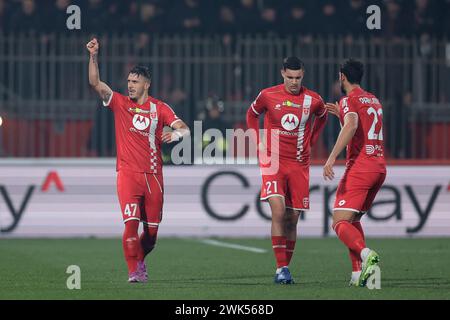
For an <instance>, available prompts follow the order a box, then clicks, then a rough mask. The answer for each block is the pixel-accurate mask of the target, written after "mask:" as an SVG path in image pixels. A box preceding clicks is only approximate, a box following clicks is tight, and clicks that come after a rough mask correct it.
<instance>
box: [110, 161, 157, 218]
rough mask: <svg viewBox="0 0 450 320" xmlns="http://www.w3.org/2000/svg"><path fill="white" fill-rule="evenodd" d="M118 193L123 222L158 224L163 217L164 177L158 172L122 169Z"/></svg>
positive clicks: (119, 174) (118, 175) (118, 178)
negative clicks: (133, 221)
mask: <svg viewBox="0 0 450 320" xmlns="http://www.w3.org/2000/svg"><path fill="white" fill-rule="evenodd" d="M117 194H118V196H119V202H120V209H121V210H122V217H123V222H127V221H129V220H138V221H142V222H144V223H146V224H148V225H154V226H157V225H159V223H160V222H161V219H162V207H163V201H164V200H163V197H164V185H163V177H162V175H158V174H151V173H143V172H132V171H125V170H120V171H119V172H118V173H117Z"/></svg>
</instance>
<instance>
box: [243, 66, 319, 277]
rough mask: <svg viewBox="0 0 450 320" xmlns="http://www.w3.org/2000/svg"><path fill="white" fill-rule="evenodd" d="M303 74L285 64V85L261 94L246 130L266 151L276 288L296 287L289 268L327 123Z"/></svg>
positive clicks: (265, 197)
mask: <svg viewBox="0 0 450 320" xmlns="http://www.w3.org/2000/svg"><path fill="white" fill-rule="evenodd" d="M304 73H305V67H304V65H303V62H302V61H301V60H300V59H298V58H297V57H289V58H286V59H284V61H283V68H282V70H281V75H282V77H283V80H284V82H283V84H280V85H277V86H274V87H270V88H267V89H264V90H262V91H261V92H260V94H259V95H258V97H257V98H256V100H255V101H254V102H253V103H252V105H251V107H250V108H249V109H248V111H247V126H248V127H249V128H251V129H253V130H254V131H255V132H256V136H257V137H258V138H257V145H258V148H259V150H260V151H261V153H260V158H259V160H260V168H261V173H262V182H263V183H262V188H261V197H260V199H261V200H262V201H268V202H269V204H270V208H271V211H272V230H271V235H272V248H273V251H274V254H275V258H276V263H277V270H276V272H275V278H274V282H275V283H279V284H291V283H294V281H293V279H292V276H291V274H290V271H289V268H288V266H289V263H290V261H291V258H292V255H293V253H294V248H295V243H296V240H297V222H298V219H299V215H300V213H301V212H303V211H305V210H308V209H309V157H310V148H311V145H313V144H314V143H315V142H316V141H317V139H318V137H319V134H320V132H321V131H322V129H323V128H324V125H325V123H326V119H327V110H326V109H325V106H324V103H323V100H322V98H321V97H320V96H319V95H318V94H317V93H315V92H314V91H311V90H309V89H307V88H305V87H304V86H302V80H303V77H304ZM263 113H265V116H264V129H265V133H266V134H265V136H264V140H265V142H264V141H261V142H260V141H259V123H258V117H259V116H260V115H261V114H263ZM313 115H314V116H315V120H314V126H313V128H312V130H311V126H312V120H311V119H313ZM274 142H275V143H274ZM266 151H267V157H265V155H264V154H265V152H266ZM263 155H264V156H263ZM263 157H264V158H265V159H264V158H263Z"/></svg>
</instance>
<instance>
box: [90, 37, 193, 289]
mask: <svg viewBox="0 0 450 320" xmlns="http://www.w3.org/2000/svg"><path fill="white" fill-rule="evenodd" d="M87 49H88V51H89V53H90V60H89V84H90V85H91V86H92V88H93V89H94V90H95V91H96V92H97V93H98V95H99V96H100V98H101V99H102V100H103V104H104V105H105V106H106V107H108V108H109V109H110V110H111V111H112V112H113V113H114V123H115V131H116V143H117V166H116V170H117V194H118V198H119V202H120V207H121V211H122V217H123V221H124V223H125V230H124V233H123V240H122V244H123V251H124V255H125V260H126V262H127V265H128V276H129V278H128V281H129V282H146V281H147V279H148V276H147V270H146V266H145V262H144V260H145V257H146V256H147V254H149V253H150V252H151V251H152V250H153V248H154V247H155V243H156V237H157V233H158V226H159V224H160V222H161V219H162V207H163V195H164V184H163V172H162V156H161V143H162V142H164V143H170V142H173V141H178V140H179V139H181V138H183V137H185V136H188V135H189V128H188V127H187V126H186V124H185V123H184V122H183V121H182V120H180V119H179V118H178V117H177V116H176V114H175V113H174V112H173V110H172V109H171V108H170V107H169V106H168V105H167V104H166V103H164V102H162V101H159V100H157V99H155V98H153V97H151V96H149V94H148V89H149V88H150V83H151V79H150V72H149V70H148V68H146V67H143V66H137V67H135V68H133V69H132V70H131V71H130V73H129V75H128V96H124V95H121V94H120V93H118V92H113V91H112V90H111V89H110V87H109V86H108V85H107V84H105V83H104V82H102V81H100V76H99V70H98V61H97V59H98V50H99V43H98V41H97V39H95V38H94V39H92V40H91V41H89V43H88V44H87ZM165 126H168V127H171V128H172V129H173V131H172V132H165V133H163V128H164V127H165ZM140 222H142V223H143V231H142V233H141V235H140V236H139V235H138V229H139V223H140Z"/></svg>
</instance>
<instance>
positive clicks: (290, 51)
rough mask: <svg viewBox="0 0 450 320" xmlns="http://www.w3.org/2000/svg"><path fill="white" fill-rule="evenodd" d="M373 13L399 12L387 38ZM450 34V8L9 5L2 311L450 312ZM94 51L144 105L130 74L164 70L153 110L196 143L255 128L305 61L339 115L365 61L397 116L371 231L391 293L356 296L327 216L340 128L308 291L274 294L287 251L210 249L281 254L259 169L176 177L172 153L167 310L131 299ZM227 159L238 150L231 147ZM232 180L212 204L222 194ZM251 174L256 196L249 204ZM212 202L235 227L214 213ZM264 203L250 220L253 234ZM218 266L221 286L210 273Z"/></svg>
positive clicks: (325, 150)
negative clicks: (289, 308) (430, 307)
mask: <svg viewBox="0 0 450 320" xmlns="http://www.w3.org/2000/svg"><path fill="white" fill-rule="evenodd" d="M70 5H77V6H78V7H79V8H80V12H81V28H80V29H79V30H78V29H75V30H69V29H68V28H67V25H66V22H67V19H68V17H69V16H70V14H68V13H67V12H66V9H67V7H69V6H70ZM370 5H377V6H379V8H381V29H380V30H369V29H368V28H367V25H366V22H367V19H368V17H369V16H370V14H368V13H367V12H366V9H367V8H368V6H370ZM449 17H450V1H449V0H414V1H411V0H378V1H377V0H374V1H364V0H339V1H337V0H336V1H330V0H318V1H314V0H278V1H272V0H217V1H209V0H164V1H163V0H147V1H144V0H142V1H121V0H108V1H107V0H85V1H70V0H39V1H38V0H0V117H1V121H0V122H1V124H0V191H1V192H0V194H1V197H0V256H1V257H4V256H6V255H7V256H8V257H9V258H8V259H0V275H1V276H0V299H5V298H6V299H11V298H12V299H16V298H19V299H21V298H22V299H36V298H37V299H47V298H63V299H73V298H75V299H83V298H85V299H96V298H100V299H101V298H112V299H118V298H122V297H125V298H133V297H136V298H143V299H152V298H162V299H227V298H228V299H230V298H231V299H246V298H249V299H271V298H274V299H277V298H278V299H279V298H290V299H297V298H298V299H300V298H306V299H311V298H312V299H314V298H318V299H328V298H338V299H372V298H375V299H425V298H438V299H442V298H448V292H449V290H450V282H449V279H450V274H449V272H448V270H445V268H442V266H445V265H447V264H448V263H449V262H450V256H449V253H448V250H446V248H447V247H448V244H449V238H448V237H450V218H449V217H448V212H449V208H450V192H449V191H450V90H449V83H450V20H449ZM92 37H97V38H98V39H99V42H100V53H99V64H100V72H101V78H102V80H103V81H105V82H106V83H108V84H109V85H110V86H111V87H112V88H113V89H114V90H117V91H120V92H122V93H126V81H125V80H126V76H127V74H128V71H129V69H130V68H131V67H132V66H133V65H135V64H137V63H142V64H146V65H148V66H150V69H151V72H152V86H151V89H150V94H151V95H152V96H154V97H156V98H159V99H161V100H163V101H166V102H168V103H169V104H170V105H171V106H172V107H173V109H174V110H175V112H176V113H177V114H178V115H179V116H180V117H181V118H183V119H184V120H185V121H186V123H187V124H188V125H189V126H190V127H191V128H193V127H194V121H203V128H204V129H207V128H217V129H219V130H220V131H222V132H224V131H225V130H226V129H237V128H245V113H246V110H247V108H248V107H249V105H250V103H251V102H252V100H253V99H254V98H255V97H256V95H257V94H258V92H259V91H260V90H261V89H262V88H265V87H268V86H272V85H275V84H278V83H280V82H281V77H280V74H279V71H280V68H281V61H282V59H283V58H284V57H286V56H289V55H297V56H299V57H300V58H301V59H302V60H303V61H304V62H305V65H306V76H305V85H306V86H307V87H309V88H311V89H312V90H314V91H317V92H319V93H320V94H321V95H322V97H323V98H324V100H325V101H329V102H334V101H337V100H339V99H340V97H341V92H340V88H339V84H338V83H337V77H338V70H339V63H341V62H342V61H343V60H345V59H346V58H348V57H355V58H358V59H361V60H362V61H363V63H364V64H365V68H366V74H365V77H364V81H363V87H364V88H366V89H367V90H368V91H371V92H373V93H374V94H375V95H376V96H377V97H379V98H380V100H381V102H382V104H383V109H384V110H383V111H384V128H383V130H384V136H385V137H386V139H385V154H386V157H387V159H388V170H389V172H390V173H391V176H390V179H391V180H389V181H388V182H387V188H386V190H385V192H386V193H385V195H384V197H381V198H380V199H379V201H378V209H377V210H378V211H376V212H372V213H371V214H370V215H369V216H368V217H366V218H364V219H365V220H364V219H363V224H364V223H365V222H367V225H368V231H369V232H368V237H369V241H372V242H371V243H373V245H374V246H376V247H379V248H380V251H381V256H382V258H383V257H384V260H382V262H383V263H384V265H383V267H384V269H383V272H385V273H383V287H382V288H383V289H384V290H379V292H369V291H368V290H366V289H361V290H359V291H355V292H356V293H355V292H349V291H348V290H345V289H347V288H346V287H345V285H346V280H347V276H348V273H349V270H348V269H349V266H348V264H349V262H348V261H347V256H346V252H345V250H344V247H343V246H342V245H341V244H340V243H339V242H338V240H337V239H335V238H334V236H333V233H332V232H330V225H329V216H327V209H326V205H327V204H326V201H324V200H323V199H328V200H329V199H331V198H332V197H333V189H332V187H331V186H329V187H328V186H325V185H324V183H323V181H322V180H320V179H319V178H320V177H319V173H320V170H321V166H322V165H323V164H324V162H325V160H326V158H327V156H328V154H329V152H330V150H331V148H332V147H333V145H334V142H335V139H336V136H337V134H338V132H339V128H340V127H339V123H338V121H337V120H336V119H334V118H333V117H330V119H329V121H328V123H327V126H326V128H325V131H324V133H323V134H322V136H321V138H320V140H319V143H318V145H317V146H316V147H315V148H314V149H313V151H312V154H313V164H314V168H313V176H314V177H313V183H312V186H313V187H314V188H316V187H317V188H316V189H314V190H315V191H314V192H315V197H316V198H312V200H311V206H312V207H315V208H316V209H315V210H316V211H314V212H313V213H312V214H311V215H309V216H306V217H303V219H305V220H304V221H300V223H299V239H300V240H299V246H298V249H297V250H298V251H297V252H296V256H295V261H294V263H295V266H297V270H296V267H294V268H293V270H294V273H299V274H300V275H301V276H299V280H300V281H299V282H300V284H299V286H297V287H296V288H293V289H292V290H291V288H290V289H289V292H288V291H284V290H283V289H280V288H276V289H275V288H273V286H272V285H271V274H272V271H273V270H272V269H273V265H272V264H273V257H272V253H271V252H270V250H267V252H266V253H264V254H262V255H260V256H258V255H257V254H254V253H247V252H243V251H239V250H235V251H234V250H233V249H231V248H223V247H222V248H219V247H213V246H210V244H211V243H212V242H211V241H210V240H211V237H214V239H212V240H213V241H219V242H224V243H226V244H236V245H238V246H240V245H243V246H250V247H256V248H262V249H270V247H269V240H267V239H268V236H269V231H270V224H269V223H268V220H267V218H268V217H267V212H268V211H267V208H266V209H264V207H262V208H261V207H258V205H256V204H255V200H256V194H257V189H258V187H259V185H258V183H259V180H258V179H259V176H258V171H257V170H256V166H253V167H251V166H250V169H248V168H245V167H237V168H233V167H231V169H230V168H229V167H221V166H215V167H210V166H208V167H206V166H205V167H201V166H197V165H194V166H192V165H187V166H174V165H172V159H171V158H170V153H171V148H172V147H173V146H171V147H165V148H164V150H163V151H164V159H165V162H166V165H167V166H166V167H165V168H166V169H165V172H166V173H167V175H166V180H167V190H166V191H167V193H166V194H167V197H166V202H165V206H166V210H165V213H164V214H165V220H164V221H163V223H162V225H161V231H162V235H163V237H162V238H161V239H160V240H159V241H160V244H159V247H158V250H156V251H155V253H154V255H155V256H154V262H152V264H151V268H152V270H154V271H153V273H152V274H151V278H152V277H153V279H154V282H153V283H152V285H153V286H154V287H156V288H157V289H160V291H163V292H165V293H164V295H162V296H161V295H158V294H156V293H155V292H151V291H150V289H149V290H142V291H139V292H135V291H131V290H129V288H127V287H126V283H125V280H124V279H122V278H121V275H122V274H123V272H124V270H125V264H124V262H123V261H122V256H121V251H120V250H121V247H120V243H119V242H120V241H119V240H118V239H119V237H120V236H121V234H120V232H121V228H122V225H121V221H120V212H119V211H117V208H116V206H117V203H116V202H117V199H116V193H115V171H114V156H115V141H114V126H113V118H112V114H111V113H110V112H109V111H108V110H106V109H105V108H102V107H101V103H100V100H99V99H98V98H97V96H96V95H95V94H94V92H93V91H92V90H91V89H90V87H89V84H88V68H87V65H88V53H87V51H86V48H85V45H86V43H87V42H88V41H89V40H90V39H91V38H92ZM214 110H217V111H218V112H214ZM207 142H208V140H207V139H206V137H203V139H202V138H201V139H200V142H199V143H200V144H201V147H204V146H205V144H207ZM193 143H195V142H193ZM221 145H222V146H223V148H224V149H223V150H224V151H226V150H228V149H229V148H230V141H226V142H224V143H222V144H221ZM197 147H198V146H197ZM341 158H342V159H343V155H342V156H341ZM341 164H342V162H341ZM340 170H342V167H341V169H340ZM229 171H233V172H235V173H234V175H233V174H232V175H231V176H228V177H226V178H223V177H222V178H223V179H222V178H221V179H222V180H220V183H218V185H216V186H215V187H211V190H209V189H205V187H204V186H205V181H206V179H207V178H210V177H211V176H213V175H214V174H216V173H221V172H225V173H227V172H228V173H229ZM339 172H341V171H339ZM339 172H338V173H339ZM239 175H240V176H241V177H244V179H246V181H247V182H248V184H249V185H250V187H249V189H242V190H241V187H242V185H245V182H242V181H243V180H237V179H240V178H236V177H238V176H239ZM338 175H339V174H338ZM388 177H389V175H388ZM241 182H242V183H241ZM205 190H206V191H205ZM208 192H210V194H209V196H208V197H209V198H208V201H210V202H211V203H210V205H211V207H212V209H213V211H214V212H218V211H220V212H221V214H220V217H222V219H221V218H220V217H219V218H217V217H214V212H213V213H212V214H211V212H210V211H211V210H209V211H208V209H207V206H205V203H204V202H205V194H206V195H208ZM236 197H238V199H239V200H238V201H237V200H236ZM314 199H315V200H314ZM328 200H327V201H328ZM178 201H179V202H178ZM314 201H315V202H314ZM330 201H331V200H330ZM383 201H385V202H386V203H385V205H386V207H383V203H382V202H383ZM324 202H325V203H324ZM247 204H248V211H246V213H245V217H236V215H235V212H236V211H239V208H241V207H242V206H244V205H247ZM230 208H231V209H230ZM227 209H228V210H231V211H227ZM183 210H186V215H184V216H183V215H182V213H183V212H182V211H183ZM221 210H222V211H221ZM107 217H110V218H108V219H106V218H107ZM233 217H234V219H232V218H233ZM171 219H172V220H171ZM302 226H304V227H302ZM164 228H165V229H164ZM215 237H220V238H219V240H217V239H216V238H215ZM305 237H307V238H308V239H306V240H305V239H303V238H305ZM60 238H64V239H62V240H60ZM87 238H89V239H87ZM97 238H101V239H97ZM204 238H206V240H205V239H204ZM205 241H206V242H205ZM208 241H209V242H208ZM227 250H228V251H227ZM54 252H57V253H58V257H56V258H55V257H54ZM99 252H100V253H99ZM197 252H198V253H197ZM330 252H331V253H330ZM152 254H153V253H152ZM196 254H198V256H196ZM252 254H254V255H255V256H252ZM173 256H177V257H179V259H182V260H183V265H179V264H174V263H173ZM23 257H25V258H26V259H27V261H30V262H29V263H30V264H31V265H32V266H33V268H31V269H27V268H25V265H24V262H23ZM99 257H100V260H101V262H99ZM152 261H153V260H152ZM236 261H239V263H238V266H236ZM323 261H327V263H323ZM328 261H331V262H330V263H328ZM334 261H335V262H336V265H334V264H333V262H334ZM206 263H207V264H209V265H210V268H208V270H206V271H205V272H204V277H206V279H208V281H207V282H208V283H206V284H205V283H204V281H202V279H199V278H198V277H197V276H196V274H197V270H198V269H200V268H202V266H203V265H204V264H206ZM71 264H76V265H80V266H81V267H82V269H83V270H84V271H83V272H84V273H83V274H84V278H83V286H84V287H83V288H84V289H82V290H80V291H79V293H76V292H75V291H76V290H75V291H70V290H67V288H66V286H65V284H66V277H67V275H66V274H65V270H66V268H67V266H68V265H71ZM255 264H257V266H256V267H255ZM105 270H107V271H106V274H105V273H104V271H105ZM167 270H169V271H170V272H171V274H173V275H174V276H173V277H174V278H171V277H169V276H168V275H167V272H166V271H167ZM236 270H237V271H236ZM249 270H250V271H249ZM384 270H386V271H384ZM234 272H237V273H238V274H239V276H238V277H234V276H233V275H234ZM55 274H56V275H57V276H56V277H54V275H55ZM324 275H325V276H324ZM423 275H428V276H426V277H424V276H423ZM102 277H103V279H102V280H100V281H99V280H98V279H99V278H102ZM11 279H15V280H14V281H13V280H11ZM174 279H175V280H176V282H177V283H178V284H177V286H175V287H172V286H171V283H172V282H171V281H175V280H174ZM104 288H109V289H111V290H109V291H108V292H107V293H106V291H105V290H103V289H104ZM117 288H120V289H121V290H122V292H123V293H122V294H120V293H117V291H114V290H113V289H117ZM150 288H151V287H150ZM237 289H239V290H237ZM301 289H303V291H300V290H301ZM40 292H43V295H40ZM238 292H239V293H238ZM287 292H288V293H287Z"/></svg>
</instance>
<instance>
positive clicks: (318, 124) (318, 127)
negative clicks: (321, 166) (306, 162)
mask: <svg viewBox="0 0 450 320" xmlns="http://www.w3.org/2000/svg"><path fill="white" fill-rule="evenodd" d="M327 119H328V112H327V111H325V113H324V114H323V115H322V116H321V117H316V118H315V119H314V124H313V128H312V134H311V146H314V145H315V144H316V142H317V140H318V139H319V135H320V133H321V132H322V130H323V129H324V128H325V124H326V123H327Z"/></svg>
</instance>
